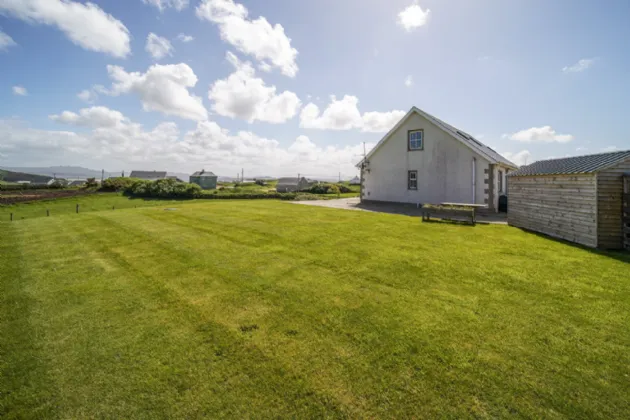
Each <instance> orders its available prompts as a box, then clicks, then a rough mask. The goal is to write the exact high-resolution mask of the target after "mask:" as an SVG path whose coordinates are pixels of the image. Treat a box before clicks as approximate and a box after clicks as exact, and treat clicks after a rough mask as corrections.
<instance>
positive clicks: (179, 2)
mask: <svg viewBox="0 0 630 420" xmlns="http://www.w3.org/2000/svg"><path fill="white" fill-rule="evenodd" d="M142 2H143V3H144V4H149V5H151V6H154V7H157V9H158V10H159V11H160V12H163V11H164V10H165V9H168V8H170V7H172V8H173V9H175V10H177V11H178V12H179V11H182V10H184V9H185V8H187V7H188V0H142Z"/></svg>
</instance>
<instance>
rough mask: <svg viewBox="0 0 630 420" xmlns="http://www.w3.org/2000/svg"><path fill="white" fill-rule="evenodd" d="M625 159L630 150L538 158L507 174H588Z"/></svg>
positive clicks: (628, 156) (628, 155)
mask: <svg viewBox="0 0 630 420" xmlns="http://www.w3.org/2000/svg"><path fill="white" fill-rule="evenodd" d="M626 159H630V150H626V151H620V152H608V153H599V154H596V155H587V156H574V157H568V158H562V159H550V160H539V161H538V162H534V163H532V164H531V165H527V166H523V167H522V168H520V169H519V170H517V171H514V172H512V173H510V174H508V176H532V175H571V174H589V173H594V172H598V171H601V170H603V169H607V168H610V167H612V166H615V165H616V164H618V163H621V162H623V161H624V160H626Z"/></svg>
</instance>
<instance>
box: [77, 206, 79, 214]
mask: <svg viewBox="0 0 630 420" xmlns="http://www.w3.org/2000/svg"><path fill="white" fill-rule="evenodd" d="M77 213H79V205H78V204H77Z"/></svg>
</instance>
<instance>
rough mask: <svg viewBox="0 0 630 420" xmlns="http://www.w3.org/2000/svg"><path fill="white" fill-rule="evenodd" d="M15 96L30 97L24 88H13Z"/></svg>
mask: <svg viewBox="0 0 630 420" xmlns="http://www.w3.org/2000/svg"><path fill="white" fill-rule="evenodd" d="M13 94H14V95H18V96H26V95H28V91H27V90H26V88H25V87H24V86H13Z"/></svg>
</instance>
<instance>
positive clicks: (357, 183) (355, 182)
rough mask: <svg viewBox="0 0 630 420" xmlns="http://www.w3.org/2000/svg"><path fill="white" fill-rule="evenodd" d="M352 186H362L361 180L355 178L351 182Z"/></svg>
mask: <svg viewBox="0 0 630 420" xmlns="http://www.w3.org/2000/svg"><path fill="white" fill-rule="evenodd" d="M350 185H361V178H359V177H358V176H355V177H354V178H352V179H351V180H350Z"/></svg>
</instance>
